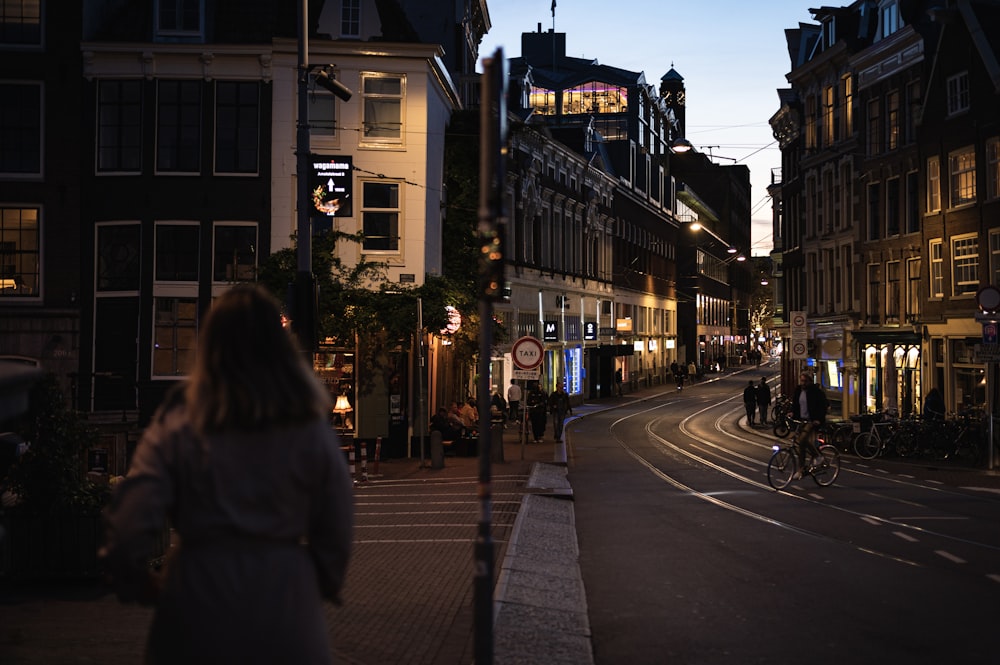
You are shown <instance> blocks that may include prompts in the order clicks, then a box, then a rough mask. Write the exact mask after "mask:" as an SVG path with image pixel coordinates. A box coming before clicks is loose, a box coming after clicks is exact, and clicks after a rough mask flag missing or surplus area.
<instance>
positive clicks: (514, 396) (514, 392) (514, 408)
mask: <svg viewBox="0 0 1000 665" xmlns="http://www.w3.org/2000/svg"><path fill="white" fill-rule="evenodd" d="M507 406H508V407H509V409H510V419H511V421H512V422H514V423H518V422H520V420H521V415H520V408H521V386H519V385H517V379H511V380H510V387H509V388H507Z"/></svg>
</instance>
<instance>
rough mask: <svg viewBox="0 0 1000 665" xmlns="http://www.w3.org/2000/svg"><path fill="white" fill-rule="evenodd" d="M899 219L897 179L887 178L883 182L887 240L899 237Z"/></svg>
mask: <svg viewBox="0 0 1000 665" xmlns="http://www.w3.org/2000/svg"><path fill="white" fill-rule="evenodd" d="M899 217H900V199H899V178H889V179H888V180H886V182H885V235H886V237H887V238H889V237H892V236H898V235H899Z"/></svg>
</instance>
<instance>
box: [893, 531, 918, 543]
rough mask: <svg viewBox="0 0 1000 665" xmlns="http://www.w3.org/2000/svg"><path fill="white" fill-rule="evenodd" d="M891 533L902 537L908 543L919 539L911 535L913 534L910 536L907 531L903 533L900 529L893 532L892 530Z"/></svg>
mask: <svg viewBox="0 0 1000 665" xmlns="http://www.w3.org/2000/svg"><path fill="white" fill-rule="evenodd" d="M892 535H894V536H898V537H900V538H902V539H903V540H905V541H906V542H908V543H916V542H919V541H918V540H917V539H916V538H914V537H913V536H911V535H910V534H908V533H903V532H902V531H893V532H892Z"/></svg>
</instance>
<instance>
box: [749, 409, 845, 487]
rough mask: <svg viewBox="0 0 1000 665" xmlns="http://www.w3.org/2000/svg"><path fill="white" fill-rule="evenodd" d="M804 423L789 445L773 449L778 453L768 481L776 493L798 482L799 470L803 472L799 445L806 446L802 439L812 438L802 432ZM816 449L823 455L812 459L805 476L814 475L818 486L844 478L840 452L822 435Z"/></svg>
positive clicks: (813, 477)
mask: <svg viewBox="0 0 1000 665" xmlns="http://www.w3.org/2000/svg"><path fill="white" fill-rule="evenodd" d="M803 424H804V423H799V426H798V428H797V431H796V435H795V436H793V437H792V438H791V440H790V442H789V443H788V444H785V445H781V444H775V445H774V446H773V448H772V449H773V450H774V453H773V454H772V455H771V459H770V461H769V462H768V463H767V482H768V484H769V485H770V486H771V487H773V488H774V489H776V490H781V489H784V488H786V487H788V485H789V484H790V483H791V482H792V481H793V480H795V477H796V471H798V470H799V446H801V445H802V444H801V443H800V442H799V439H800V438H801V437H803V436H808V434H807V433H805V432H803V431H802V429H803V427H802V426H803ZM816 447H817V448H818V449H819V454H818V455H814V456H812V458H813V459H812V460H811V462H810V463H808V464H807V465H806V468H805V469H803V470H802V475H803V476H804V475H810V476H812V479H813V481H815V483H816V484H817V485H819V486H820V487H828V486H830V485H832V484H833V483H834V481H836V480H837V476H839V475H840V453H839V452H838V451H837V448H836V447H835V446H832V445H830V444H828V443H826V442H825V441H824V440H823V439H822V438H821V437H820V436H817V437H816Z"/></svg>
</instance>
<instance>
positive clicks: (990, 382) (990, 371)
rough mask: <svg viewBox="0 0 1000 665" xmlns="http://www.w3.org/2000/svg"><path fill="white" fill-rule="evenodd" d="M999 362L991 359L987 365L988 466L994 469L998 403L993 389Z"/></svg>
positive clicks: (994, 388)
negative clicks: (994, 426) (995, 422)
mask: <svg viewBox="0 0 1000 665" xmlns="http://www.w3.org/2000/svg"><path fill="white" fill-rule="evenodd" d="M996 376H997V364H996V363H995V362H992V361H990V362H989V363H987V365H986V389H987V390H986V413H987V414H989V415H988V417H989V419H990V424H989V427H988V428H987V434H988V435H989V437H990V442H989V445H988V446H987V447H986V455H987V456H986V468H987V469H989V470H990V471H992V470H993V453H994V450H993V407H994V405H995V403H996V401H995V400H994V395H993V391H994V390H996Z"/></svg>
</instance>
